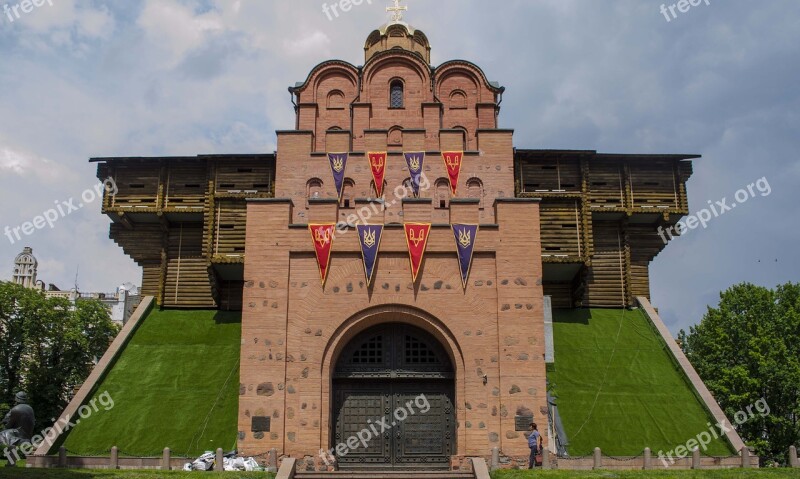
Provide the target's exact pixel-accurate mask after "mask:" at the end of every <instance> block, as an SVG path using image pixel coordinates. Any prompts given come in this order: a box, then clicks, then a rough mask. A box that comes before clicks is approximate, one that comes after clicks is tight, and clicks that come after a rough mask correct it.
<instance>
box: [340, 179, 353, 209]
mask: <svg viewBox="0 0 800 479" xmlns="http://www.w3.org/2000/svg"><path fill="white" fill-rule="evenodd" d="M355 194H356V182H355V181H353V180H352V179H351V178H345V179H344V185H343V186H342V204H341V206H342V208H347V209H349V208H351V207H354V206H355Z"/></svg>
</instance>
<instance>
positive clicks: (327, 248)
mask: <svg viewBox="0 0 800 479" xmlns="http://www.w3.org/2000/svg"><path fill="white" fill-rule="evenodd" d="M308 230H309V231H310V232H311V240H312V241H313V242H314V252H315V253H316V254H317V264H318V265H319V275H320V278H321V279H322V286H323V287H324V286H325V280H327V279H328V270H329V269H330V266H331V250H332V249H333V237H334V232H335V231H336V224H335V223H329V224H321V225H308Z"/></svg>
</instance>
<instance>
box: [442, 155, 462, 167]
mask: <svg viewBox="0 0 800 479" xmlns="http://www.w3.org/2000/svg"><path fill="white" fill-rule="evenodd" d="M444 162H445V164H446V165H447V166H449V167H450V168H451V169H454V170H455V169H456V168H458V167H459V166H461V158H459V156H458V155H445V157H444Z"/></svg>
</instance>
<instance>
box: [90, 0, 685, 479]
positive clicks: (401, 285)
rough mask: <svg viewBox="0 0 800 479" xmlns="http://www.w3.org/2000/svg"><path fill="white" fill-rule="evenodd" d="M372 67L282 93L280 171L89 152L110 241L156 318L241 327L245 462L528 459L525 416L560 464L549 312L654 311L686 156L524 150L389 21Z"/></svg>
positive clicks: (481, 88) (336, 64)
mask: <svg viewBox="0 0 800 479" xmlns="http://www.w3.org/2000/svg"><path fill="white" fill-rule="evenodd" d="M396 13H398V12H396ZM364 53H365V62H364V65H363V66H355V65H352V64H350V63H348V62H344V61H339V60H329V61H325V62H323V63H321V64H319V65H317V66H315V67H314V68H313V69H312V70H311V71H310V73H309V75H308V77H307V78H306V79H305V81H303V82H301V83H298V84H296V85H295V86H294V87H291V88H290V89H289V91H290V92H291V95H292V103H293V106H294V108H295V112H296V121H295V125H294V128H293V129H291V130H283V131H278V132H277V144H278V148H277V152H276V153H275V154H252V155H240V154H229V155H203V156H196V157H159V158H141V157H125V158H95V159H93V160H92V161H94V162H96V163H98V176H99V177H100V178H107V177H112V178H114V179H115V181H116V183H117V186H118V191H116V192H107V193H106V196H105V198H104V203H103V211H104V213H105V214H107V215H108V216H109V217H110V218H111V219H112V221H113V224H112V225H111V238H112V239H113V240H114V241H115V242H117V243H118V244H119V245H120V246H121V247H122V248H123V249H124V251H125V252H126V254H128V255H130V256H131V257H132V258H133V259H134V260H135V261H136V262H137V263H138V264H139V265H140V266H141V267H142V270H143V279H142V285H143V286H142V288H141V291H142V294H143V295H149V296H154V297H155V298H156V301H157V304H158V305H159V306H160V307H162V308H204V309H220V310H234V311H241V312H242V341H241V361H240V389H239V414H238V448H239V450H240V452H241V453H243V454H246V455H250V454H260V453H263V452H264V451H268V450H270V449H272V448H275V449H277V451H278V453H279V454H280V455H282V456H292V457H295V458H302V459H304V460H305V461H306V463H307V464H308V466H309V467H311V468H327V467H332V466H330V464H336V465H337V467H340V468H342V469H347V468H350V469H355V468H400V469H413V468H425V469H436V468H442V469H446V468H450V467H458V466H459V465H460V464H461V463H462V461H464V458H465V457H469V456H487V455H488V454H489V453H490V451H491V450H492V449H493V448H495V447H497V448H499V449H500V450H501V451H502V452H503V454H505V455H507V456H509V457H518V458H522V459H520V461H524V460H525V459H526V458H527V455H528V446H527V442H526V440H525V438H524V436H523V434H524V431H526V430H527V425H528V424H529V423H530V422H532V421H536V422H537V423H539V424H540V430H541V431H543V436H544V440H545V444H546V446H547V447H551V448H552V447H553V445H552V444H550V439H549V438H550V435H549V434H547V429H548V427H549V425H548V403H547V382H546V364H547V362H548V361H552V348H551V346H552V344H551V339H550V338H548V337H547V335H546V333H545V316H546V313H547V312H548V311H549V309H550V308H551V307H553V308H573V307H609V308H621V307H628V306H632V305H634V304H635V298H636V297H638V296H645V297H649V295H650V292H649V288H650V287H649V264H650V262H651V261H652V259H653V258H654V257H655V256H656V255H657V254H658V253H659V252H660V251H661V250H662V249H663V248H664V247H665V245H666V243H667V241H668V240H669V239H670V238H668V237H664V236H663V235H662V234H659V233H660V232H663V231H665V230H667V228H669V227H670V226H672V225H675V224H676V222H677V221H678V220H679V219H681V217H682V216H684V215H686V214H688V201H687V197H686V186H685V185H686V181H687V180H688V179H689V177H690V176H691V173H692V168H691V162H689V161H687V160H690V159H692V158H696V156H691V155H635V154H602V153H597V152H596V151H591V150H535V149H521V148H515V147H514V132H513V130H510V129H501V128H498V116H499V114H500V106H501V103H502V100H503V94H504V92H505V89H504V88H503V87H501V86H500V85H499V84H497V83H495V82H491V81H489V80H488V78H487V77H486V74H485V73H484V72H483V71H482V70H481V68H480V67H478V66H477V65H475V64H473V63H470V62H468V61H463V60H453V61H447V62H445V63H443V64H441V65H438V66H433V65H431V63H430V57H431V56H430V54H431V45H430V42H429V40H428V37H427V36H426V35H425V34H424V33H423V32H421V31H419V30H417V29H415V28H413V27H411V26H410V25H408V24H407V23H405V22H403V21H402V20H401V18H399V17H395V18H394V21H392V22H390V23H388V24H386V25H384V26H382V27H381V28H379V29H378V30H375V31H373V32H372V33H370V34H369V36H368V37H367V40H366V43H365V45H364ZM421 398H424V399H425V401H421ZM415 401H417V402H415ZM409 404H412V405H414V407H417V406H415V405H416V404H420V405H421V406H422V405H424V406H425V407H424V408H418V409H419V410H417V411H415V414H410V413H409V411H408V409H409V406H408V405H409ZM401 408H405V410H406V416H407V417H404V418H403V419H402V420H401V419H400V418H399V417H397V415H396V414H397V411H398V410H400V409H401ZM423 409H424V410H425V412H424V413H423V412H422V410H423ZM377 421H384V422H385V424H392V423H394V424H393V426H392V427H393V428H392V430H391V433H389V432H386V433H385V434H376V435H374V436H375V437H372V438H371V439H370V441H368V442H365V443H362V444H361V445H359V446H358V447H354V448H353V447H350V446H348V445H347V440H348V439H349V438H351V437H353V435H355V434H357V433H359V432H361V431H363V430H364V429H365V428H369V425H370V424H374V423H375V422H377ZM342 444H345V445H344V446H342Z"/></svg>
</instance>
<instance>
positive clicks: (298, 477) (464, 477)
mask: <svg viewBox="0 0 800 479" xmlns="http://www.w3.org/2000/svg"><path fill="white" fill-rule="evenodd" d="M294 479H475V474H474V473H472V472H452V471H337V472H298V473H297V474H295V476H294Z"/></svg>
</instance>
